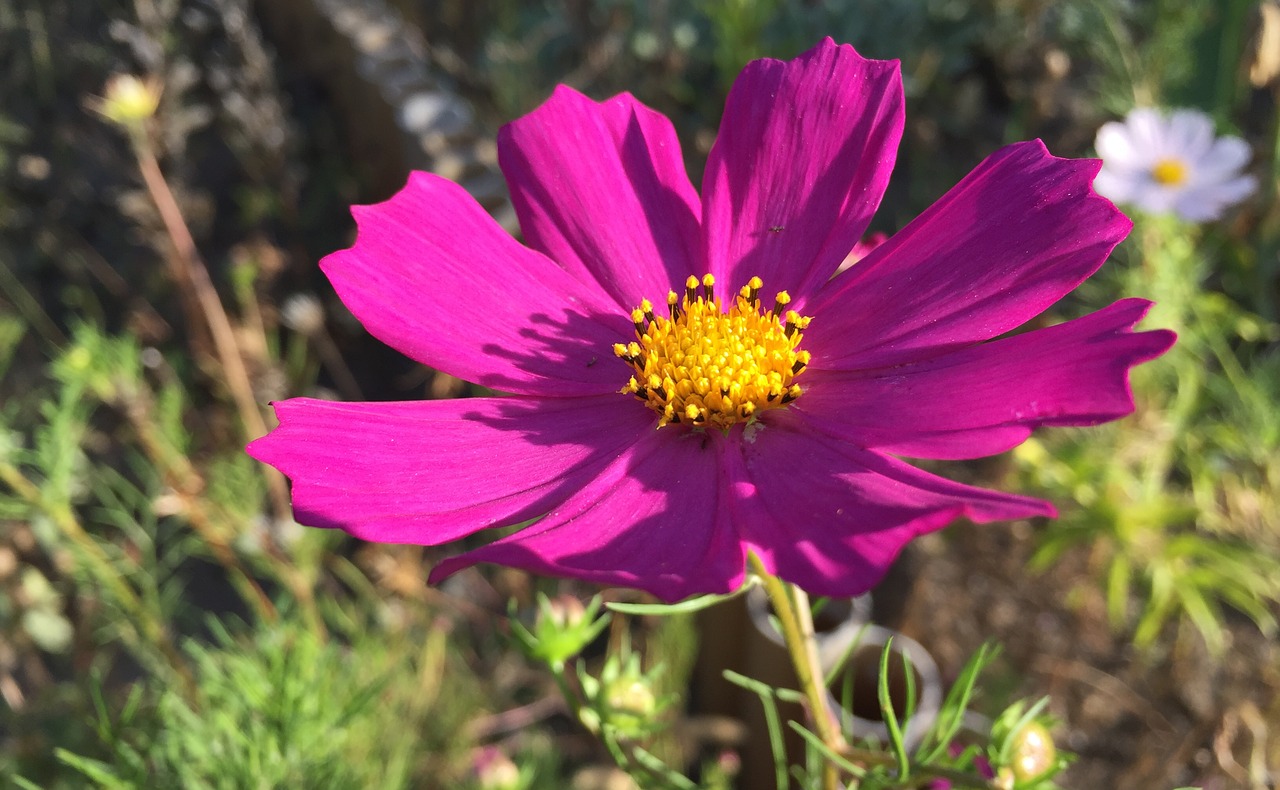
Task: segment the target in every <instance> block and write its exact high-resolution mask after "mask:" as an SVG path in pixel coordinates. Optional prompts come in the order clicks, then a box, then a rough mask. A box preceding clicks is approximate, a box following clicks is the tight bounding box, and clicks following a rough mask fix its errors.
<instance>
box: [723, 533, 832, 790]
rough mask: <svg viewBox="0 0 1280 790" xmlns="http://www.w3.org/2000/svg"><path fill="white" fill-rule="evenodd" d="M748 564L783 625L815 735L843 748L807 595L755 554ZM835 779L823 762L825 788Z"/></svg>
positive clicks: (748, 559)
mask: <svg viewBox="0 0 1280 790" xmlns="http://www.w3.org/2000/svg"><path fill="white" fill-rule="evenodd" d="M747 563H748V565H749V566H750V568H751V570H752V572H754V573H755V574H756V575H757V576H759V577H760V580H761V581H762V582H763V583H764V590H765V593H767V594H768V596H769V601H770V603H772V604H773V611H774V614H776V615H777V617H778V622H779V624H780V625H781V627H782V638H783V641H784V642H786V645H787V652H788V653H790V655H791V665H792V666H793V667H794V668H795V671H796V681H797V682H798V683H799V684H800V690H801V692H803V693H804V696H805V699H807V700H808V703H809V718H810V719H811V720H812V721H813V727H814V729H815V730H816V731H817V733H818V737H820V738H821V739H822V742H823V743H824V744H826V746H827V747H828V748H829V749H831V751H833V752H837V753H839V752H843V751H845V750H846V749H848V745H847V744H846V743H845V740H844V734H843V733H842V732H840V727H839V725H838V724H837V722H836V718H835V716H834V715H833V714H832V713H831V709H830V708H829V707H827V693H826V686H825V684H824V683H823V673H822V667H821V665H820V664H819V663H818V644H817V641H816V640H815V639H814V633H813V612H812V610H811V609H810V607H809V596H808V594H806V593H805V591H804V590H801V589H800V588H799V587H796V586H795V585H793V584H788V583H786V582H784V581H782V580H781V579H779V578H778V577H777V576H774V575H773V574H771V573H769V571H768V570H766V569H765V567H764V563H763V562H761V561H760V558H759V557H757V556H756V555H755V554H748V555H747ZM837 779H838V776H837V771H836V766H834V765H832V764H831V763H830V762H827V763H825V764H824V766H823V771H822V786H823V788H824V790H835V788H836V787H837Z"/></svg>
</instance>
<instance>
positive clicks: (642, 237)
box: [498, 85, 704, 314]
mask: <svg viewBox="0 0 1280 790" xmlns="http://www.w3.org/2000/svg"><path fill="white" fill-rule="evenodd" d="M498 155H499V161H500V162H501V164H502V171H503V173H504V174H505V175H506V177H507V183H508V184H509V185H510V187H511V200H512V202H513V203H514V204H515V208H516V214H517V215H518V216H519V218H520V228H521V229H522V230H523V231H524V236H525V240H526V241H527V242H528V243H529V245H530V246H532V247H533V248H535V249H538V250H541V251H542V252H544V253H546V254H547V255H548V256H550V257H551V258H552V259H553V260H555V261H556V262H557V263H559V264H560V265H561V266H563V267H564V268H565V269H566V270H568V271H569V272H570V273H571V274H573V275H574V276H575V277H577V278H579V279H581V280H583V281H585V282H599V283H600V285H601V286H602V287H603V288H604V289H605V290H606V291H608V292H609V294H610V295H611V296H612V297H613V298H614V299H615V300H616V301H617V303H618V304H619V305H620V306H621V307H622V308H623V310H624V311H625V312H626V313H628V314H629V313H630V311H631V310H632V308H634V307H636V306H637V305H639V304H640V300H641V299H646V298H647V299H650V300H652V301H654V302H659V301H661V300H662V299H664V298H665V297H666V295H667V291H668V289H670V288H672V287H673V284H675V283H682V282H684V280H685V279H686V278H687V277H688V276H689V275H690V274H701V273H702V271H704V269H703V267H702V265H701V262H700V260H699V259H700V257H701V254H702V253H701V250H700V249H699V242H700V232H699V213H700V211H701V208H700V206H699V200H698V193H697V192H696V191H694V188H693V185H692V184H690V183H689V176H688V174H687V173H686V172H685V169H684V159H683V158H682V156H681V154H680V143H679V141H678V140H677V139H676V133H675V129H674V128H672V126H671V122H670V121H668V120H667V119H666V117H664V116H663V115H662V114H660V113H657V112H654V111H653V110H651V109H649V108H648V107H646V106H644V105H643V104H641V103H640V102H638V101H636V99H635V98H634V97H633V96H631V95H630V94H626V93H624V94H621V95H619V96H614V97H613V98H612V99H609V100H607V101H604V102H599V103H597V102H594V101H592V100H590V99H588V98H587V97H586V96H583V95H582V94H580V93H578V92H577V91H575V90H573V89H572V88H568V87H565V86H563V85H562V86H560V87H558V88H556V91H555V93H553V94H552V96H551V98H550V99H548V100H547V101H546V102H545V103H544V104H543V105H542V106H541V107H539V108H538V109H536V110H534V111H533V112H532V113H530V114H529V115H526V116H525V117H523V118H521V119H519V120H517V121H515V122H513V123H510V124H508V125H507V126H506V127H504V128H503V130H502V132H501V133H500V134H499V135H498Z"/></svg>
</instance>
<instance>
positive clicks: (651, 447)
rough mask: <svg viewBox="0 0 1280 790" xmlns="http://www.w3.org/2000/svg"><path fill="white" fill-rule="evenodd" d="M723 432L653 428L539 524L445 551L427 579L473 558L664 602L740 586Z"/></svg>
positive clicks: (740, 557) (740, 558)
mask: <svg viewBox="0 0 1280 790" xmlns="http://www.w3.org/2000/svg"><path fill="white" fill-rule="evenodd" d="M723 449H724V440H723V439H722V438H721V437H720V436H719V435H714V434H706V435H702V436H699V435H696V434H690V433H686V432H683V431H681V432H677V431H670V430H663V431H652V432H651V433H650V434H649V435H648V436H647V437H645V439H644V440H643V441H642V442H641V443H639V444H637V445H635V446H633V447H632V448H630V449H629V450H628V451H627V452H626V454H625V455H623V456H621V457H620V458H619V459H618V461H617V462H616V463H614V464H613V465H612V466H611V467H609V469H607V470H605V472H604V473H602V474H601V475H600V476H599V477H598V478H597V479H596V480H594V481H593V482H591V483H590V484H589V485H588V486H586V487H585V488H583V489H582V490H581V491H580V492H578V493H577V494H575V495H574V496H572V497H570V498H569V499H568V500H567V501H566V502H565V503H564V504H562V505H561V506H559V507H557V508H556V509H554V510H553V511H551V513H550V515H548V516H547V517H546V518H545V519H543V520H542V521H540V522H538V523H537V524H535V525H533V526H531V527H529V528H528V529H525V530H523V531H521V532H517V533H515V534H514V535H511V536H509V537H506V538H503V539H502V540H499V541H497V542H495V543H491V544H489V545H488V546H484V547H482V548H479V549H476V550H474V551H470V552H467V553H466V554H462V555H459V556H457V557H452V558H449V559H447V560H445V561H443V562H441V563H440V564H439V565H437V566H436V567H435V568H434V569H433V570H432V572H431V577H430V580H431V582H432V583H435V582H438V581H440V580H441V579H444V578H445V577H447V576H449V575H451V574H453V573H456V572H458V571H459V570H462V569H463V568H467V567H470V566H471V565H474V564H476V563H479V562H492V563H497V564H499V565H509V566H513V567H516V568H523V569H525V570H529V571H533V572H535V573H544V574H549V575H553V576H568V577H573V578H578V579H586V580H588V581H594V582H598V583H601V584H617V585H624V586H627V587H636V588H639V589H641V590H646V591H648V592H650V593H652V594H653V595H655V596H657V597H658V598H661V599H662V600H664V601H676V600H679V599H681V598H685V597H688V596H690V595H695V594H699V593H723V592H728V591H730V590H734V589H736V588H737V587H738V586H739V585H741V583H742V580H743V577H744V575H745V554H744V553H743V551H742V547H741V546H740V544H739V543H738V541H737V538H736V536H735V535H734V533H733V529H732V527H731V525H730V523H729V507H728V504H727V498H728V496H729V491H728V489H727V487H726V486H724V485H723V484H722V483H721V480H720V471H719V468H720V466H721V464H720V462H719V459H718V456H719V455H720V454H721V453H722V452H723Z"/></svg>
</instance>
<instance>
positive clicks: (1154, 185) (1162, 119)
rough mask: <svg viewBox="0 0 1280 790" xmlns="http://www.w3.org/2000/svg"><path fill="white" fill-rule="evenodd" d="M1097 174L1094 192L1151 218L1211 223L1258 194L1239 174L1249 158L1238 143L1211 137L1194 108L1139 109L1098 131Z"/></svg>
mask: <svg viewBox="0 0 1280 790" xmlns="http://www.w3.org/2000/svg"><path fill="white" fill-rule="evenodd" d="M1095 145H1096V146H1097V149H1098V155H1099V156H1101V157H1102V170H1101V171H1100V172H1099V173H1098V177H1097V178H1096V179H1095V180H1094V182H1093V185H1094V188H1095V189H1097V190H1098V194H1100V195H1103V196H1104V197H1108V198H1110V199H1111V200H1114V201H1115V202H1116V203H1125V204H1129V205H1133V206H1136V207H1138V208H1139V209H1142V210H1143V211H1146V212H1148V213H1151V214H1169V213H1172V214H1176V215H1177V216H1179V217H1181V218H1182V219H1185V220H1189V221H1192V222H1204V221H1207V220H1214V219H1218V218H1219V217H1221V216H1222V212H1223V211H1224V210H1226V209H1227V208H1228V207H1230V206H1233V205H1235V204H1236V203H1239V202H1240V201H1242V200H1244V199H1245V198H1246V197H1248V196H1249V195H1251V194H1253V192H1254V190H1255V189H1257V188H1258V182H1257V179H1255V178H1254V177H1253V176H1250V175H1241V170H1242V169H1243V168H1244V166H1245V164H1247V163H1248V161H1249V158H1250V155H1251V153H1250V150H1249V146H1248V144H1247V143H1245V141H1244V140H1241V139H1240V138H1239V137H1229V136H1228V137H1215V136H1214V132H1213V121H1212V119H1210V118H1209V116H1208V115H1205V114H1204V113H1202V112H1200V111H1199V110H1174V111H1173V112H1172V113H1170V114H1168V115H1165V114H1162V113H1161V112H1160V111H1158V110H1154V109H1150V108H1139V109H1136V110H1133V111H1132V112H1130V113H1129V116H1128V117H1127V118H1125V120H1124V122H1123V123H1120V122H1117V121H1112V122H1111V123H1106V124H1103V126H1102V128H1101V129H1099V130H1098V139H1097V141H1096V143H1095Z"/></svg>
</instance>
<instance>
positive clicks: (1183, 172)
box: [1151, 159, 1187, 187]
mask: <svg viewBox="0 0 1280 790" xmlns="http://www.w3.org/2000/svg"><path fill="white" fill-rule="evenodd" d="M1151 177H1152V178H1153V179H1155V182H1156V183H1157V184H1163V185H1165V186H1167V187H1176V186H1178V185H1179V184H1182V183H1185V182H1186V180H1187V165H1186V163H1185V162H1183V161H1182V160H1180V159H1161V160H1160V161H1159V162H1156V164H1155V166H1154V167H1152V168H1151Z"/></svg>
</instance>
